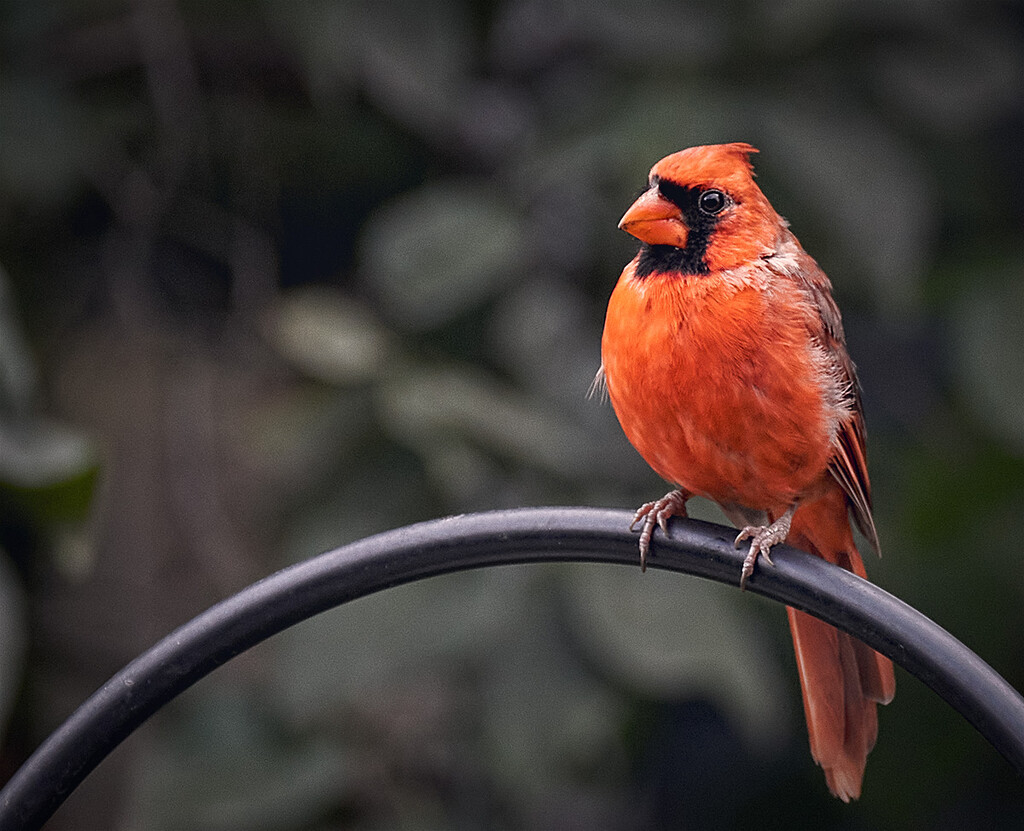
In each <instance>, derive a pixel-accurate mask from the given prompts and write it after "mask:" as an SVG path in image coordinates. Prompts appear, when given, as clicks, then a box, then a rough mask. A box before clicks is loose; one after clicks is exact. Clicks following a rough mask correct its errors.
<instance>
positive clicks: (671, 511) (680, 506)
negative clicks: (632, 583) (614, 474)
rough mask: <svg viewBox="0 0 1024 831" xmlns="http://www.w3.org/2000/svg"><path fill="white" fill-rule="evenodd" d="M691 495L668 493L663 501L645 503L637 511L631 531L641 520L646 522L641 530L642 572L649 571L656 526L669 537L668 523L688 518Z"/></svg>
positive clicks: (681, 491)
mask: <svg viewBox="0 0 1024 831" xmlns="http://www.w3.org/2000/svg"><path fill="white" fill-rule="evenodd" d="M689 498H690V494H688V493H687V492H686V491H684V490H682V489H680V490H674V491H670V492H669V493H666V494H665V495H664V496H663V497H661V499H656V500H655V501H654V502H645V503H644V504H643V505H641V506H640V507H639V508H637V509H636V513H635V514H633V521H632V522H631V523H629V530H630V531H632V530H633V526H634V525H636V524H637V523H638V522H639V521H640V520H641V519H642V520H643V521H644V524H643V527H642V528H641V529H640V570H641V571H646V570H647V552H648V551H649V550H650V548H651V534H653V533H654V526H655V525H659V526H661V532H662V533H663V534H665V536H668V521H669V518H670V517H674V516H680V517H685V516H686V500H687V499H689Z"/></svg>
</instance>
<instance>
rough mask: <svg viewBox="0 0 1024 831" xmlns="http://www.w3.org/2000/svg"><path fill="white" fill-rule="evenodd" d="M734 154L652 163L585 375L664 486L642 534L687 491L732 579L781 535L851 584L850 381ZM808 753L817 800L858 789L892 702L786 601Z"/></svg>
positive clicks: (854, 409) (681, 503)
mask: <svg viewBox="0 0 1024 831" xmlns="http://www.w3.org/2000/svg"><path fill="white" fill-rule="evenodd" d="M756 152H758V151H757V150H756V149H755V148H754V147H752V146H751V145H749V144H743V143H733V144H720V145H709V146H703V147H691V148H689V149H688V150H682V151H680V152H678V153H673V154H672V155H670V156H666V157H665V158H664V159H662V160H661V161H659V162H658V163H657V164H656V165H654V167H653V168H652V169H651V172H650V176H649V179H648V184H647V188H646V189H645V190H644V192H643V193H642V194H641V196H640V197H639V198H638V199H637V200H636V201H635V202H634V203H633V204H632V205H631V206H630V208H629V210H627V211H626V213H625V215H624V216H623V217H622V220H621V222H620V223H619V227H620V228H621V229H622V230H624V231H626V232H627V233H629V234H632V235H633V236H634V237H636V238H637V239H638V240H640V250H639V251H638V252H637V254H636V256H635V257H634V258H633V259H632V261H631V262H630V263H629V264H628V265H627V266H626V268H625V269H624V270H623V272H622V276H621V277H620V278H619V281H618V283H617V284H616V286H615V289H614V291H613V292H612V295H611V298H610V300H609V302H608V312H607V316H606V319H605V326H604V335H603V337H602V341H601V359H602V365H601V369H600V371H599V373H598V378H599V381H601V382H602V383H604V384H605V386H606V388H607V392H608V395H609V398H610V399H611V403H612V406H613V408H614V410H615V414H616V415H617V417H618V419H619V423H620V424H621V425H622V429H623V431H624V432H625V434H626V436H627V437H628V438H629V441H630V442H631V443H632V444H633V446H634V447H635V448H636V449H637V451H638V452H639V453H640V455H641V456H642V457H643V458H644V459H645V460H646V462H647V463H648V464H649V465H650V466H651V467H652V468H653V469H654V470H655V472H656V473H658V474H659V475H660V476H661V477H662V478H664V479H666V480H667V481H668V482H670V483H672V484H673V485H674V487H675V489H674V490H672V491H671V492H669V493H668V494H666V495H665V496H664V497H662V498H661V499H658V500H655V501H653V502H648V503H646V504H645V505H642V506H641V507H640V508H639V509H638V510H637V512H636V515H635V516H634V518H633V524H632V525H631V526H630V527H634V526H636V525H637V524H638V523H639V524H640V541H639V545H640V562H641V567H644V566H645V565H646V562H647V557H648V554H649V551H650V546H651V536H652V534H653V533H654V531H655V528H656V527H660V528H661V529H662V532H663V533H666V534H667V533H668V530H667V521H668V519H669V518H670V517H672V516H686V502H687V500H688V499H689V498H690V497H691V496H703V497H706V498H707V499H711V500H713V501H714V502H716V503H718V505H720V506H721V508H722V510H723V512H724V513H725V515H726V516H727V517H728V518H729V519H730V521H732V522H733V523H735V524H736V526H737V527H738V528H739V529H740V531H739V535H738V536H737V537H736V544H737V545H739V544H740V543H741V542H743V541H745V540H749V541H750V542H749V548H748V553H747V554H746V557H745V560H744V563H743V568H742V571H741V574H740V587H741V588H742V587H744V586H745V585H746V582H747V580H748V579H749V578H750V577H751V575H752V574H753V573H754V570H755V567H758V560H759V558H760V559H761V560H763V561H764V562H765V563H768V564H769V565H770V564H771V556H770V554H771V549H772V547H773V546H774V545H776V544H778V543H781V542H783V541H785V542H786V543H788V544H790V545H793V546H795V547H797V548H801V549H803V550H804V551H807V552H809V553H811V554H814V555H817V556H819V557H822V558H823V559H825V560H828V561H829V562H830V563H834V564H836V565H838V566H841V567H842V568H845V569H847V570H849V571H852V572H854V573H856V574H858V575H860V576H861V577H866V574H865V570H864V564H863V562H862V560H861V556H860V554H859V553H858V551H857V547H856V545H855V543H854V538H853V531H852V527H851V524H850V517H851V515H852V518H853V522H855V523H856V525H857V527H858V528H859V529H860V531H861V532H862V533H863V535H864V537H865V538H866V539H867V541H868V542H869V543H870V545H871V546H872V548H874V549H875V550H876V551H877V550H878V534H877V532H876V530H875V523H874V520H873V519H872V516H871V486H870V483H869V480H868V471H867V460H866V455H865V429H864V416H863V410H862V406H861V394H860V386H859V383H858V380H857V374H856V371H855V369H854V366H853V363H852V361H851V360H850V356H849V355H848V354H847V351H846V342H845V338H844V335H843V326H842V321H841V318H840V315H839V309H838V307H837V306H836V303H835V300H834V299H833V297H832V286H831V283H830V282H829V280H828V277H826V276H825V273H824V272H823V271H822V270H821V268H820V267H819V266H818V264H817V263H816V262H815V261H814V260H813V259H812V258H811V257H810V255H808V254H807V252H806V251H804V249H803V247H802V246H801V245H800V243H799V242H798V241H797V238H796V237H795V236H794V235H793V233H792V232H791V231H790V230H789V224H788V223H787V222H786V220H784V219H783V218H782V217H780V216H779V215H778V214H777V213H776V212H775V210H774V209H773V208H772V206H771V204H770V203H769V202H768V199H767V198H766V197H765V195H764V194H763V193H762V192H761V189H760V188H759V187H758V186H757V184H756V183H755V181H754V172H753V166H752V164H751V161H750V158H751V155H752V154H754V153H756ZM787 614H788V617H789V626H790V631H791V633H792V636H793V646H794V648H795V650H796V661H797V668H798V671H799V674H800V685H801V691H802V694H803V703H804V713H805V715H806V718H807V728H808V733H809V737H810V746H811V754H812V755H813V757H814V759H815V761H816V762H817V763H818V764H819V765H821V767H822V768H823V769H824V772H825V779H826V782H827V784H828V787H829V790H830V791H831V792H832V793H833V794H834V795H835V796H837V797H839V798H840V799H842V800H843V801H844V802H848V801H849V800H850V799H856V798H857V797H859V796H860V792H861V783H862V781H863V777H864V767H865V764H866V761H867V755H868V753H869V751H870V750H871V749H872V747H873V746H874V744H875V739H876V737H877V734H878V718H877V712H876V709H877V708H876V703H881V704H887V703H888V702H889V701H891V700H892V697H893V693H894V692H895V680H894V677H893V668H892V664H891V663H890V661H889V660H888V659H887V658H885V657H883V656H882V655H879V654H878V653H876V652H875V651H874V650H872V649H871V648H869V647H867V646H865V645H864V644H863V643H861V642H860V641H859V640H857V639H855V638H853V637H851V636H850V635H848V634H846V633H844V632H840V631H838V630H837V629H835V628H834V627H832V626H830V625H828V624H826V623H824V622H822V621H820V620H818V619H817V618H814V617H811V616H810V615H808V614H806V613H804V612H801V611H798V610H796V609H792V608H788V609H787Z"/></svg>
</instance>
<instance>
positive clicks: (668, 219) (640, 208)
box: [619, 187, 687, 248]
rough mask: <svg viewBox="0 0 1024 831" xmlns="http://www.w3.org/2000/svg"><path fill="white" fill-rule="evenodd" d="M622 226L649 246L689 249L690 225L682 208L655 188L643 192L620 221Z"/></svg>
mask: <svg viewBox="0 0 1024 831" xmlns="http://www.w3.org/2000/svg"><path fill="white" fill-rule="evenodd" d="M619 227H620V228H621V229H622V230H623V231H625V232H626V233H627V234H632V235H633V236H634V237H636V238H637V239H638V240H640V241H641V242H646V243H647V244H648V245H674V246H675V247H676V248H686V237H687V228H686V223H685V222H684V221H683V214H682V211H680V210H679V207H678V206H677V205H674V204H672V203H671V202H669V201H668V200H667V199H666V198H665V197H664V196H662V195H661V193H660V192H659V191H658V189H657V188H656V187H654V188H650V189H649V190H646V191H644V192H643V193H642V194H641V195H640V198H639V199H637V200H636V202H634V203H633V204H632V205H630V206H629V210H628V211H626V213H625V214H623V217H622V219H620V220H619Z"/></svg>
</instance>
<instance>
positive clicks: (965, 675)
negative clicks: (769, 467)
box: [0, 508, 1024, 831]
mask: <svg viewBox="0 0 1024 831" xmlns="http://www.w3.org/2000/svg"><path fill="white" fill-rule="evenodd" d="M629 519H630V515H629V514H627V513H626V512H624V511H617V510H602V509H594V508H529V509H520V510H511V511H494V512H488V513H480V514H467V515H463V516H456V517H450V518H447V519H440V520H434V521H432V522H425V523H421V524H418V525H410V526H407V527H405V528H399V529H397V530H395V531H388V532H386V533H383V534H378V535H376V536H373V537H368V538H366V539H364V540H361V541H359V542H355V543H352V544H351V545H346V546H344V547H342V548H339V549H336V550H335V551H330V552H328V553H326V554H322V555H320V556H319V557H314V558H313V559H310V560H306V561H304V562H301V563H298V564H296V565H294V566H291V567H290V568H286V569H284V570H282V571H279V572H277V573H276V574H273V575H271V576H269V577H267V578H265V579H263V580H260V581H259V582H257V583H254V584H253V585H251V586H249V587H248V588H246V589H244V590H243V591H241V592H239V593H238V594H236V595H234V596H233V597H230V598H228V599H227V600H224V601H223V602H221V603H218V604H217V605H215V606H213V607H211V608H210V609H208V610H207V611H206V612H204V613H202V614H201V615H199V616H198V617H196V618H194V619H193V620H191V621H190V622H189V623H186V624H185V625H184V626H182V627H181V628H179V629H177V630H176V631H174V632H172V633H171V634H170V635H168V636H167V637H166V638H164V639H163V640H162V641H160V642H159V643H157V644H156V645H155V646H153V647H152V648H151V649H149V650H148V651H146V652H145V653H143V654H142V655H140V656H139V657H138V658H136V659H135V660H134V661H132V662H131V663H130V664H128V665H127V666H126V667H125V668H124V669H122V670H121V671H120V672H119V673H117V675H115V676H114V677H113V678H111V679H110V680H109V681H108V682H107V683H106V684H104V686H103V687H101V688H100V689H99V690H98V691H97V692H96V693H94V694H93V695H92V697H90V698H89V699H88V700H87V701H86V702H85V703H84V704H83V705H82V706H81V707H80V708H79V709H78V710H76V711H75V712H74V713H73V714H72V715H71V716H70V718H68V720H67V721H65V722H64V724H62V725H61V726H60V727H59V728H58V729H57V730H56V731H54V733H53V734H52V735H51V736H50V737H49V738H48V739H46V741H44V742H43V743H42V745H40V747H39V748H38V749H37V750H36V752H35V753H34V754H33V755H32V756H31V757H30V758H29V759H28V760H27V761H26V762H25V764H24V765H23V766H22V767H21V768H20V769H19V770H18V771H17V773H15V775H14V776H13V777H12V778H11V780H10V781H9V782H8V783H7V785H6V786H5V787H4V789H3V790H2V791H0V831H15V829H19V831H20V829H35V828H39V827H40V826H41V825H42V824H43V823H44V822H45V821H46V820H47V819H48V818H49V817H50V816H51V815H52V814H53V812H54V811H56V810H57V808H58V807H59V806H60V805H61V803H62V802H63V801H64V800H65V799H66V798H67V796H68V795H69V794H70V793H71V791H73V790H74V789H75V788H76V787H77V786H78V785H79V784H80V783H81V781H82V780H83V779H84V778H85V777H86V776H87V775H88V774H89V773H90V772H91V771H92V770H93V768H95V767H96V765H98V764H99V763H100V762H101V761H102V760H103V759H104V758H105V757H106V756H107V755H108V754H109V753H110V752H111V751H112V750H113V749H114V748H115V747H117V745H118V744H120V743H121V742H122V741H123V740H124V739H125V738H126V737H127V736H128V735H129V734H130V733H131V732H132V731H133V730H135V729H136V728H137V727H138V726H139V725H141V724H142V723H143V722H144V721H145V720H146V719H147V718H149V716H151V715H152V714H153V713H155V712H156V711H157V710H159V709H160V708H161V707H162V706H163V705H164V704H166V703H167V702H168V701H170V700H171V699H173V698H174V697H175V696H177V695H178V694H179V693H181V692H183V691H184V690H186V689H188V688H189V687H190V686H192V685H193V684H194V683H195V682H196V681H198V680H199V679H200V678H203V677H204V676H205V675H207V674H208V673H210V672H212V671H213V670H214V669H216V668H217V667H219V666H220V665H221V664H223V663H225V662H227V661H229V660H230V659H231V658H233V657H234V656H235V655H238V654H239V653H240V652H243V651H245V650H246V649H248V648H249V647H251V646H254V645H255V644H257V643H260V642H261V641H263V640H265V639H267V638H269V637H270V636H271V635H274V634H276V633H278V632H280V631H282V630H283V629H286V628H288V627H289V626H291V625H293V624H295V623H298V622H299V621H302V620H305V619H307V618H309V617H312V616H313V615H315V614H317V613H319V612H322V611H324V610H326V609H330V608H332V607H334V606H338V605H340V604H342V603H345V602H347V601H349V600H354V599H356V598H358V597H364V596H365V595H368V594H372V593H373V592H377V591H380V590H381V589H386V588H389V587H391V586H396V585H399V584H401V583H408V582H410V581H413V580H417V579H420V578H424V577H431V576H436V575H440V574H445V573H448V572H452V571H459V570H463V569H470V568H480V567H484V566H492V565H502V564H513V563H535V562H560V561H561V562H570V561H572V562H603V563H618V564H624V565H629V566H633V567H636V565H637V553H636V535H635V534H632V533H630V532H629V531H628V524H629ZM669 528H670V532H671V539H670V540H666V539H665V538H664V537H662V536H661V535H660V534H659V535H657V536H656V538H655V541H654V544H653V546H652V556H651V559H650V561H649V565H650V566H651V567H652V568H664V569H668V570H670V571H678V572H683V573H686V574H692V575H696V576H699V577H706V578H710V579H712V580H717V581H719V582H722V583H729V584H733V585H736V584H738V582H739V575H740V569H741V566H742V561H743V556H744V552H743V551H739V550H736V549H735V548H734V547H733V544H732V540H733V537H734V535H735V533H736V532H735V531H734V530H731V529H728V528H724V527H722V526H718V525H711V524H709V523H705V522H698V521H696V520H673V521H672V523H671V525H670V526H669ZM772 558H773V560H774V562H775V567H774V568H772V567H770V566H767V565H765V564H764V563H763V562H762V564H760V565H759V566H758V568H757V570H756V571H755V573H754V575H753V577H752V578H751V579H750V580H749V582H748V583H747V587H748V590H749V591H751V592H753V593H756V594H761V595H764V596H766V597H770V598H772V599H774V600H778V601H780V602H782V603H786V604H788V605H790V606H795V607H796V608H798V609H803V610H805V611H807V612H810V613H811V614H813V615H816V616H818V617H820V618H822V619H824V620H826V621H828V622H829V623H831V624H833V625H835V626H837V627H839V628H840V629H844V630H846V631H847V632H850V633H851V634H853V635H856V636H857V637H859V638H860V639H861V640H863V641H864V642H865V643H867V644H868V645H870V646H872V647H874V648H875V649H877V650H878V651H879V652H881V653H883V654H885V655H888V656H889V657H890V658H892V659H893V660H894V661H895V662H896V663H898V664H900V665H901V666H902V667H904V668H905V669H906V670H908V671H909V672H911V673H912V674H914V675H916V676H917V677H918V678H920V679H921V680H922V681H924V683H925V684H927V685H928V686H930V687H931V688H932V689H933V690H935V692H937V693H938V694H939V695H940V696H942V697H943V698H944V699H946V701H948V702H949V703H950V704H951V705H952V706H953V707H954V708H956V709H957V710H958V711H959V712H960V714H961V715H963V716H964V718H966V719H967V720H968V721H969V722H970V723H971V724H972V725H974V727H975V728H977V729H978V731H980V732H981V733H982V735H984V736H985V738H987V739H988V740H989V741H990V742H991V743H992V744H993V745H994V746H995V748H996V749H997V750H999V752H1000V753H1002V754H1003V755H1004V756H1005V757H1006V758H1007V760H1008V761H1009V762H1010V763H1011V764H1012V765H1014V767H1015V768H1016V769H1017V771H1018V772H1019V773H1021V774H1022V775H1024V699H1022V698H1021V696H1020V695H1019V694H1018V693H1017V692H1016V690H1014V689H1013V688H1012V687H1011V686H1010V685H1009V684H1007V683H1006V681H1004V680H1003V679H1002V677H1000V676H999V675H998V674H997V673H996V672H995V671H994V670H993V669H992V668H991V667H990V666H988V664H986V663H985V662H984V661H982V660H981V659H980V658H979V657H978V656H977V655H975V654H974V653H973V652H971V651H970V650H969V649H967V647H965V646H964V645H963V644H962V643H960V641H958V640H957V639H956V638H954V637H953V636H952V635H950V634H949V633H948V632H946V631H945V630H944V629H942V628H941V627H939V626H938V625H936V624H935V623H933V622H932V621H931V620H929V619H928V618H926V617H925V616H924V615H922V614H921V613H920V612H917V611H915V610H914V609H912V608H911V607H909V606H907V605H906V604H905V603H903V602H901V601H900V600H897V599H896V598H895V597H893V596H892V595H890V594H888V593H886V592H885V591H883V590H882V589H880V588H878V587H877V586H875V585H873V584H871V583H868V582H867V581H865V580H861V579H860V578H858V577H857V576H855V575H853V574H851V573H850V572H847V571H844V570H842V569H840V568H838V567H836V566H833V565H831V564H829V563H826V562H825V561H824V560H821V559H818V558H817V557H812V556H810V555H808V554H804V553H803V552H800V551H797V550H795V549H791V548H786V547H785V546H779V547H777V548H774V549H773V550H772Z"/></svg>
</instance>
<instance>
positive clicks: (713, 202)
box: [697, 189, 729, 216]
mask: <svg viewBox="0 0 1024 831" xmlns="http://www.w3.org/2000/svg"><path fill="white" fill-rule="evenodd" d="M728 202H729V200H728V199H727V198H726V195H725V194H724V193H722V191H720V190H714V189H712V190H705V191H702V192H701V195H700V196H699V197H697V207H698V208H700V210H701V212H702V213H706V214H708V215H709V216H714V215H715V214H720V213H721V212H722V211H723V210H725V206H726V205H727V204H728Z"/></svg>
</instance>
